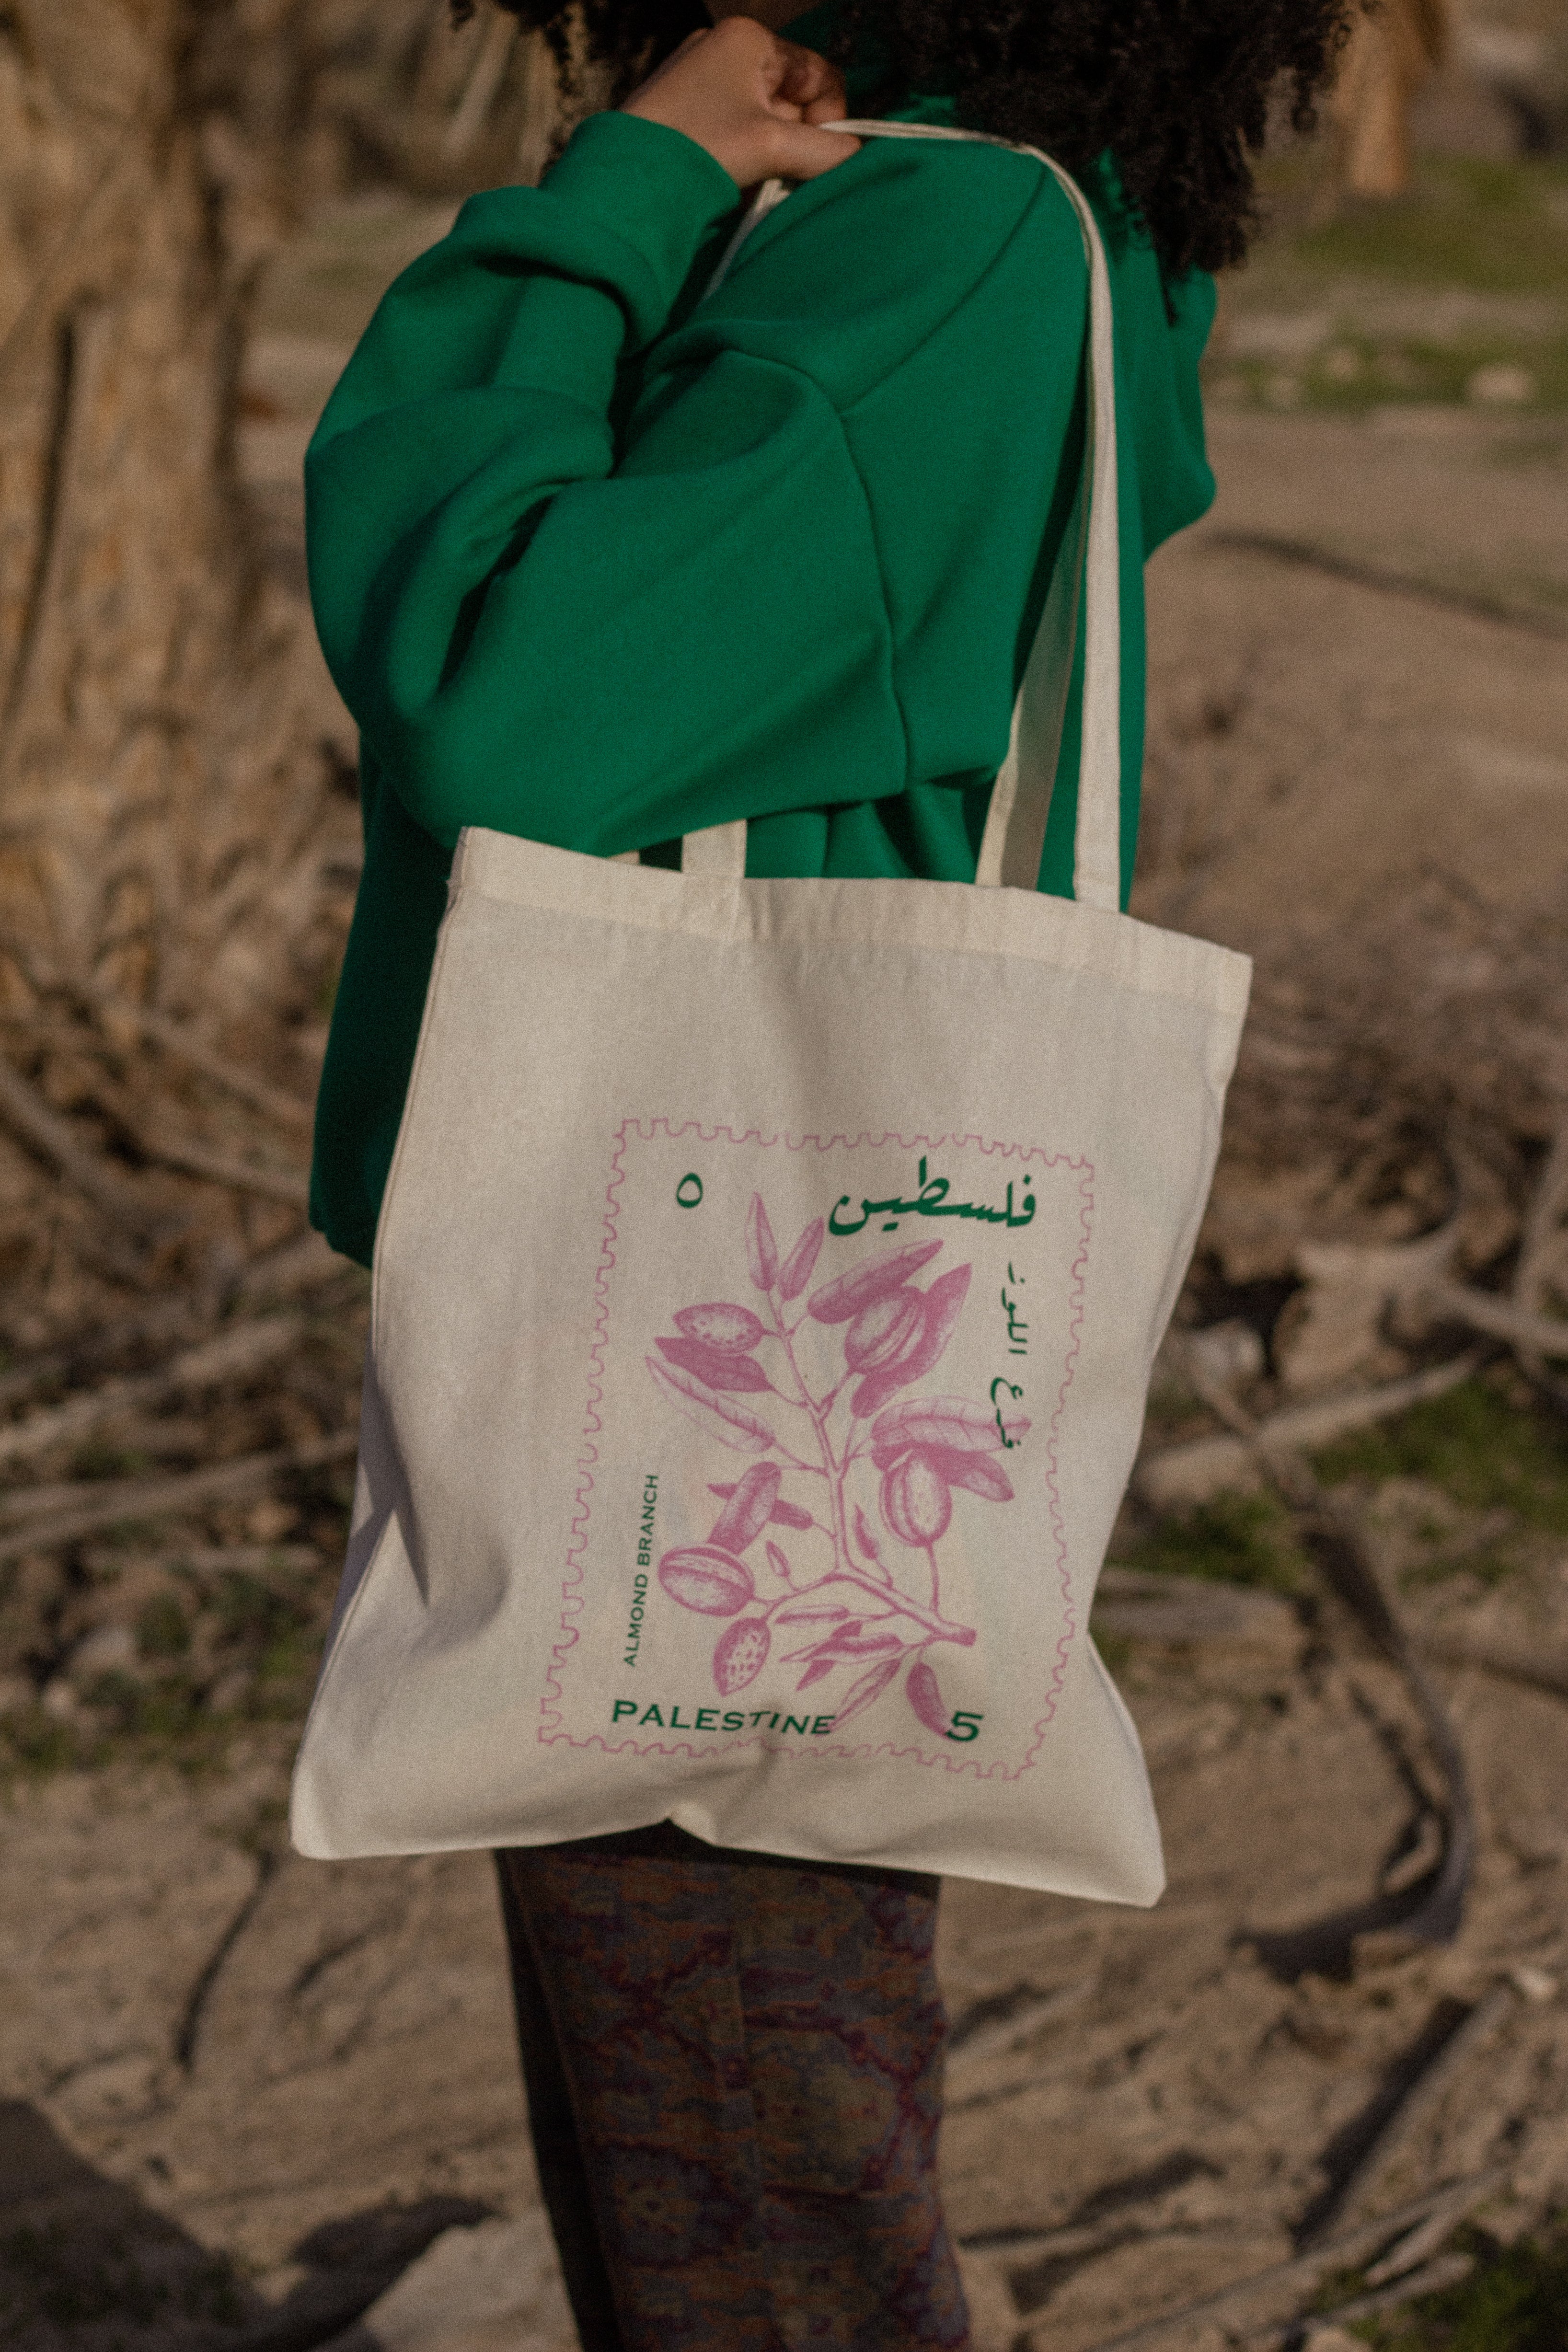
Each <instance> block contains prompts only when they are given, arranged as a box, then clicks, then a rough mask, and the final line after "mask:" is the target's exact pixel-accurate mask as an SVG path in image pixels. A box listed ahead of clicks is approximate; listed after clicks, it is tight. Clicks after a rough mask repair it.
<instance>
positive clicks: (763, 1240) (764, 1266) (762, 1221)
mask: <svg viewBox="0 0 1568 2352" xmlns="http://www.w3.org/2000/svg"><path fill="white" fill-rule="evenodd" d="M746 1264H747V1265H748V1266H750V1268H751V1272H752V1286H753V1287H754V1288H755V1289H757V1290H771V1289H772V1288H773V1285H774V1283H775V1282H776V1281H777V1280H778V1278H779V1253H778V1244H776V1243H775V1241H774V1240H773V1227H772V1225H770V1224H769V1223H768V1213H767V1211H766V1210H765V1209H764V1208H763V1196H762V1194H761V1193H760V1192H753V1193H752V1205H751V1207H750V1208H749V1209H748V1210H747V1212H746Z"/></svg>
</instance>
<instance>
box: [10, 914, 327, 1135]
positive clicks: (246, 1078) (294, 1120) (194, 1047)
mask: <svg viewBox="0 0 1568 2352" xmlns="http://www.w3.org/2000/svg"><path fill="white" fill-rule="evenodd" d="M0 955H5V956H8V957H9V958H10V960H11V961H12V962H13V963H14V964H15V965H16V969H17V971H19V972H21V974H22V975H23V977H24V979H25V980H26V982H27V984H28V986H29V987H30V988H32V989H33V990H35V991H36V992H37V994H39V995H41V996H68V997H70V998H72V999H73V1000H74V1001H75V1003H77V1004H78V1005H79V1006H80V1008H81V1009H82V1011H83V1012H85V1013H90V1014H92V1015H93V1016H94V1017H95V1018H96V1019H97V1020H99V1021H100V1023H101V1024H103V1025H104V1026H105V1027H106V1028H107V1029H108V1030H109V1032H110V1043H111V1044H113V1043H115V1042H116V1041H115V1039H114V1037H113V1032H114V1030H115V1029H129V1030H132V1031H133V1032H134V1033H135V1034H137V1035H139V1036H141V1037H142V1038H144V1039H146V1040H147V1042H148V1043H149V1044H151V1045H156V1046H158V1047H159V1048H160V1050H161V1051H162V1052H163V1053H165V1054H167V1055H169V1056H170V1057H171V1059H172V1060H174V1061H178V1062H184V1064H185V1066H186V1067H187V1068H189V1069H192V1070H195V1072H196V1073H197V1074H198V1076H202V1077H204V1078H206V1079H208V1080H210V1082H211V1083H212V1084H213V1085H214V1086H215V1087H221V1088H222V1089H223V1091H224V1092H225V1093H226V1094H228V1095H232V1096H233V1097H234V1099H235V1100H236V1101H237V1102H242V1103H245V1104H247V1105H248V1107H249V1108H251V1109H252V1110H258V1111H261V1112H262V1113H264V1114H265V1116H266V1117H267V1118H272V1119H276V1120H278V1121H279V1124H280V1125H281V1126H284V1127H289V1128H294V1129H309V1128H310V1124H311V1121H312V1119H313V1118H314V1116H315V1114H314V1112H313V1110H312V1109H311V1107H310V1104H309V1103H306V1102H300V1100H299V1099H298V1097H295V1096H293V1095H289V1094H285V1093H284V1092H283V1090H282V1088H281V1087H274V1086H269V1085H268V1082H267V1080H266V1079H265V1078H259V1077H258V1076H256V1074H255V1072H254V1071H251V1070H247V1069H243V1068H242V1067H240V1066H239V1065H238V1064H237V1063H236V1062H234V1061H233V1060H231V1059H230V1058H229V1057H228V1056H227V1055H223V1054H220V1053H218V1052H217V1051H216V1048H215V1047H214V1046H211V1045H205V1044H204V1042H203V1041H202V1039H201V1038H199V1037H198V1036H197V1035H196V1034H195V1031H194V1030H193V1029H192V1028H191V1027H190V1025H189V1024H188V1023H186V1022H184V1021H176V1020H174V1018H173V1017H172V1016H171V1015H170V1014H169V1013H158V1012H155V1011H154V1010H153V1007H152V1006H151V1005H150V1004H135V1003H132V1001H131V999H130V998H129V997H128V996H122V995H121V993H120V992H119V991H118V989H113V988H108V987H106V986H105V985H104V983H103V982H101V981H100V980H98V979H97V978H95V977H92V976H89V975H82V974H70V975H67V974H65V973H62V972H60V971H57V970H56V969H55V967H54V966H52V965H51V964H49V963H48V962H47V961H45V959H44V957H43V956H41V955H40V954H39V953H38V951H37V949H35V948H34V947H32V946H31V945H29V943H28V942H27V941H26V940H23V939H21V938H20V937H19V936H18V935H17V934H16V932H15V931H12V930H9V929H0ZM60 1042H61V1043H69V1044H72V1045H81V1044H82V1043H83V1042H84V1040H83V1039H82V1038H80V1037H79V1036H76V1035H74V1034H73V1035H71V1036H70V1037H69V1038H68V1039H62V1040H60Z"/></svg>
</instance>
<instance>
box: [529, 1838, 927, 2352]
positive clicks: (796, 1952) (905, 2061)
mask: <svg viewBox="0 0 1568 2352" xmlns="http://www.w3.org/2000/svg"><path fill="white" fill-rule="evenodd" d="M496 1861H497V1865H498V1867H499V1870H500V1887H501V1903H502V1908H503V1911H504V1913H505V1917H506V1927H507V1936H508V1939H509V1941H510V1947H511V1966H512V1985H513V1990H514V1992H515V1996H516V2000H517V2014H518V2033H519V2040H520V2042H521V2053H522V2066H523V2075H524V2079H525V2082H526V2084H527V2088H528V2099H529V2116H530V2122H531V2126H532V2131H533V2141H534V2147H535V2149H536V2151H537V2154H538V2158H539V2171H540V2178H541V2181H542V2187H543V2191H544V2198H545V2203H546V2205H547V2207H548V2210H549V2213H550V2219H551V2222H552V2227H553V2229H554V2232H555V2239H556V2242H557V2244H558V2246H559V2248H560V2251H561V2260H562V2267H563V2272H564V2273H565V2277H566V2284H567V2289H568V2292H569V2293H570V2294H571V2298H572V2305H573V2309H574V2313H575V2315H576V2318H577V2325H578V2329H579V2332H580V2334H581V2336H582V2339H583V2347H584V2352H807V2347H811V2352H819V2348H820V2352H927V2347H929V2352H938V2347H941V2352H963V2347H965V2346H967V2345H968V2343H969V2323H968V2315H967V2314H966V2312H965V2309H964V2303H963V2289H962V2287H961V2286H960V2284H959V2279H958V2270H957V2265H956V2263H955V2261H954V2258H953V2252H952V2242H951V2241H950V2239H949V2237H948V2234H947V2228H946V2224H945V2222H944V2221H943V2220H942V2205H941V2201H940V2199H939V2196H938V2192H937V2184H936V2169H935V2158H936V2138H937V2129H938V2126H939V2124H940V2121H941V2115H942V2036H943V2032H944V2021H943V2016H942V1996H941V1994H940V1993H939V1991H938V1990H937V1985H936V1979H935V1975H934V1972H933V1969H932V1966H931V1944H932V1940H933V1937H934V1935H935V1930H936V1896H937V1882H936V1880H935V1879H930V1878H921V1877H917V1876H915V1875H914V1874H912V1873H896V1872H887V1871H872V1870H858V1869H847V1868H839V1867H831V1866H819V1865H816V1864H804V1863H791V1862H784V1861H782V1860H775V1859H774V1858H773V1857H772V1856H766V1855H761V1854H746V1853H733V1852H731V1851H728V1850H724V1849H720V1848H715V1847H712V1846H707V1845H703V1844H702V1843H700V1842H699V1841H698V1840H696V1839H694V1838H689V1837H687V1836H685V1835H684V1834H683V1833H682V1832H680V1831H679V1830H677V1829H675V1828H674V1827H673V1826H672V1825H671V1824H670V1823H668V1822H666V1823H664V1824H662V1825H661V1826H660V1827H659V1828H658V1829H654V1830H642V1831H637V1832H632V1833H630V1834H628V1835H625V1836H620V1837H610V1838H592V1839H586V1840H583V1841H581V1842H579V1843H575V1844H571V1845H554V1846H538V1847H530V1848H521V1847H510V1848H508V1849H507V1850H506V1851H505V1852H503V1853H499V1854H498V1855H497V1856H496Z"/></svg>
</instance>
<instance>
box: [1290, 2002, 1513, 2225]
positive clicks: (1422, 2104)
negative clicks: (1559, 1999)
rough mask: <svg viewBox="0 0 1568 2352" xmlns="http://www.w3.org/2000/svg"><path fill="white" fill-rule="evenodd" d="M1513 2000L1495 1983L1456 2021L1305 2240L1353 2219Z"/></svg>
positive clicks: (1511, 2006)
mask: <svg viewBox="0 0 1568 2352" xmlns="http://www.w3.org/2000/svg"><path fill="white" fill-rule="evenodd" d="M1516 1999H1517V1995H1516V1994H1515V1992H1514V1990H1513V1987H1512V1986H1511V1985H1510V1984H1499V1985H1494V1986H1493V1987H1492V1989H1491V1990H1490V1992H1489V1993H1486V1994H1484V1995H1483V1996H1482V1998H1481V1999H1480V2000H1479V2001H1477V2003H1476V2005H1475V2007H1474V2008H1473V2009H1472V2010H1471V2011H1470V2012H1469V2014H1468V2016H1467V2017H1464V2018H1462V2019H1461V2020H1460V2021H1459V2023H1458V2025H1457V2026H1456V2027H1455V2029H1454V2031H1453V2032H1452V2033H1450V2034H1449V2036H1448V2038H1447V2041H1446V2042H1443V2043H1442V2044H1441V2046H1440V2047H1439V2048H1438V2049H1437V2050H1436V2052H1434V2053H1433V2055H1432V2056H1431V2057H1430V2058H1429V2059H1428V2060H1427V2062H1426V2065H1425V2066H1424V2067H1423V2068H1422V2070H1421V2072H1420V2074H1417V2076H1416V2077H1415V2081H1414V2082H1413V2083H1412V2084H1409V2086H1408V2087H1407V2089H1406V2090H1405V2095H1404V2097H1403V2098H1402V2099H1401V2100H1400V2102H1399V2104H1398V2105H1397V2106H1396V2107H1395V2108H1394V2112H1393V2113H1392V2115H1390V2116H1386V2117H1385V2118H1384V2122H1383V2124H1382V2126H1380V2128H1379V2130H1378V2132H1377V2134H1376V2136H1375V2137H1374V2138H1373V2141H1372V2144H1371V2146H1370V2147H1367V2148H1366V2149H1365V2150H1364V2152H1363V2155H1362V2158H1361V2160H1360V2162H1359V2163H1358V2164H1357V2165H1356V2166H1355V2168H1354V2169H1353V2170H1352V2172H1351V2174H1350V2175H1349V2177H1348V2178H1347V2179H1345V2180H1344V2181H1342V2183H1341V2185H1340V2189H1339V2192H1338V2194H1337V2195H1336V2196H1335V2197H1334V2199H1333V2200H1332V2202H1331V2203H1330V2204H1329V2205H1328V2206H1327V2207H1326V2208H1325V2209H1324V2210H1322V2211H1321V2213H1320V2214H1319V2216H1318V2217H1317V2218H1316V2221H1315V2222H1314V2226H1313V2228H1312V2230H1311V2231H1310V2234H1309V2237H1308V2239H1307V2241H1306V2242H1307V2243H1309V2244H1310V2242H1311V2241H1312V2240H1314V2239H1316V2238H1319V2237H1320V2236H1321V2233H1322V2231H1324V2230H1325V2229H1327V2228H1328V2226H1329V2224H1330V2222H1331V2221H1336V2220H1337V2221H1355V2220H1356V2219H1357V2218H1358V2216H1359V2214H1360V2213H1361V2211H1362V2210H1363V2209H1364V2208H1365V2206H1366V2205H1367V2203H1368V2202H1369V2201H1370V2200H1371V2198H1372V2197H1373V2194H1374V2192H1375V2191H1376V2189H1377V2187H1378V2184H1379V2182H1380V2181H1381V2180H1382V2179H1383V2177H1384V2173H1385V2172H1386V2171H1387V2170H1388V2168H1389V2166H1390V2165H1391V2164H1392V2163H1393V2162H1394V2158H1395V2157H1396V2156H1397V2155H1398V2154H1399V2152H1400V2150H1401V2149H1402V2148H1403V2147H1405V2143H1406V2141H1407V2140H1408V2139H1409V2137H1410V2135H1411V2133H1412V2132H1413V2131H1415V2128H1416V2126H1417V2125H1418V2124H1420V2123H1421V2121H1422V2120H1423V2118H1424V2117H1425V2116H1428V2115H1429V2114H1430V2113H1431V2111H1432V2109H1433V2108H1434V2107H1435V2106H1436V2104H1437V2102H1438V2100H1439V2099H1440V2098H1441V2097H1442V2096H1443V2095H1444V2093H1445V2092H1446V2091H1447V2088H1448V2086H1449V2084H1451V2083H1452V2082H1453V2080H1454V2078H1455V2076H1456V2075H1457V2074H1458V2073H1459V2070H1460V2069H1461V2067H1462V2066H1463V2065H1464V2064H1465V2062H1466V2061H1467V2059H1468V2058H1469V2057H1470V2055H1471V2053H1473V2052H1474V2051H1476V2050H1479V2048H1480V2046H1481V2044H1482V2042H1486V2041H1488V2040H1489V2038H1490V2036H1491V2034H1492V2032H1494V2031H1495V2029H1496V2028H1497V2027H1498V2026H1499V2025H1500V2023H1501V2021H1502V2020H1503V2019H1504V2018H1505V2017H1506V2016H1507V2015H1508V2012H1509V2011H1510V2009H1512V2008H1513V2006H1514V2003H1515V2000H1516Z"/></svg>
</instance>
